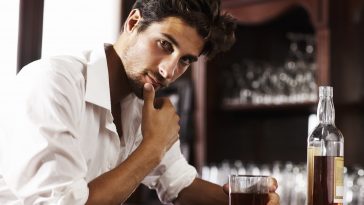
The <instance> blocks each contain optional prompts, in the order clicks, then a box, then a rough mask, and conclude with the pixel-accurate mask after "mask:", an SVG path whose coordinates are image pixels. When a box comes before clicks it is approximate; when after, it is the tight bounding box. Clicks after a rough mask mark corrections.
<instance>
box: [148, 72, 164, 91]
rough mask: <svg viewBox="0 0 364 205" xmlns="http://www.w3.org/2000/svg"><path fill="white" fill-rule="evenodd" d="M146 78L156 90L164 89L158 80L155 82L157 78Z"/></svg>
mask: <svg viewBox="0 0 364 205" xmlns="http://www.w3.org/2000/svg"><path fill="white" fill-rule="evenodd" d="M146 78H147V82H148V83H150V84H152V85H153V87H154V89H158V88H159V87H162V84H161V83H159V82H158V81H157V80H155V78H153V77H152V76H150V75H146Z"/></svg>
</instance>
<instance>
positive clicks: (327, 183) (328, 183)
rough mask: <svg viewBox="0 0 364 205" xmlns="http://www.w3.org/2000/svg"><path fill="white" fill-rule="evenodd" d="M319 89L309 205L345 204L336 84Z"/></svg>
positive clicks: (309, 169)
mask: <svg viewBox="0 0 364 205" xmlns="http://www.w3.org/2000/svg"><path fill="white" fill-rule="evenodd" d="M319 90H320V94H319V95H320V101H319V105H318V108H317V115H318V118H319V125H318V126H317V127H316V128H315V129H314V131H313V132H312V133H311V135H310V136H309V137H308V140H307V142H308V146H307V174H308V176H307V205H342V204H343V195H344V181H343V177H344V138H343V136H342V134H341V132H340V131H339V130H338V129H337V128H336V126H335V110H334V105H333V100H332V96H333V92H332V87H320V89H319Z"/></svg>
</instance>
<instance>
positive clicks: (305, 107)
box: [221, 101, 317, 112]
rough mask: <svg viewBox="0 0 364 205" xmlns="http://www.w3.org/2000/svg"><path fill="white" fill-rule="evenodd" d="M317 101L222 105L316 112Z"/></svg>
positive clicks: (227, 108)
mask: <svg viewBox="0 0 364 205" xmlns="http://www.w3.org/2000/svg"><path fill="white" fill-rule="evenodd" d="M316 105H317V102H310V101H307V102H299V103H281V104H241V105H222V106H221V109H222V110H224V111H280V110H287V111H308V112H312V111H313V112H315V109H316Z"/></svg>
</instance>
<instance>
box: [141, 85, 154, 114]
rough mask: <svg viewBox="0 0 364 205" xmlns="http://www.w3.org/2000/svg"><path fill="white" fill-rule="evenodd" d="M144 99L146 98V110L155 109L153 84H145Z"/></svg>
mask: <svg viewBox="0 0 364 205" xmlns="http://www.w3.org/2000/svg"><path fill="white" fill-rule="evenodd" d="M143 98H144V107H145V108H149V109H151V108H154V105H153V103H154V98H155V92H154V88H153V86H152V84H150V83H145V84H144V88H143Z"/></svg>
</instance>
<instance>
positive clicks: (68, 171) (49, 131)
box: [0, 65, 89, 205]
mask: <svg viewBox="0 0 364 205" xmlns="http://www.w3.org/2000/svg"><path fill="white" fill-rule="evenodd" d="M31 66H32V65H30V66H29V67H28V68H27V69H33V68H32V67H31ZM42 66H50V65H37V67H34V69H36V70H33V72H27V71H24V72H23V73H21V74H20V76H18V80H17V84H16V89H15V97H14V100H13V102H14V108H15V109H13V110H9V113H10V114H9V116H11V117H13V118H15V119H16V122H10V121H7V122H5V123H7V126H6V129H5V130H4V132H3V134H2V136H1V139H0V140H1V141H0V143H1V144H0V166H1V172H2V173H1V175H2V177H3V180H4V182H5V183H6V184H7V186H8V187H9V189H10V191H11V193H12V194H13V195H14V196H15V197H16V198H17V199H19V200H18V202H19V204H58V205H69V204H72V205H81V204H85V202H86V201H87V198H88V194H89V190H88V186H87V182H86V180H85V174H86V172H87V165H86V162H85V159H84V157H83V155H82V151H81V149H80V146H79V141H78V140H79V139H78V136H77V135H78V132H77V120H78V118H79V117H80V112H81V103H80V102H81V97H80V91H79V88H78V87H77V85H76V83H75V82H74V81H73V79H71V78H70V77H69V76H67V75H64V74H62V73H59V72H57V69H55V70H51V69H45V68H43V67H42Z"/></svg>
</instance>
